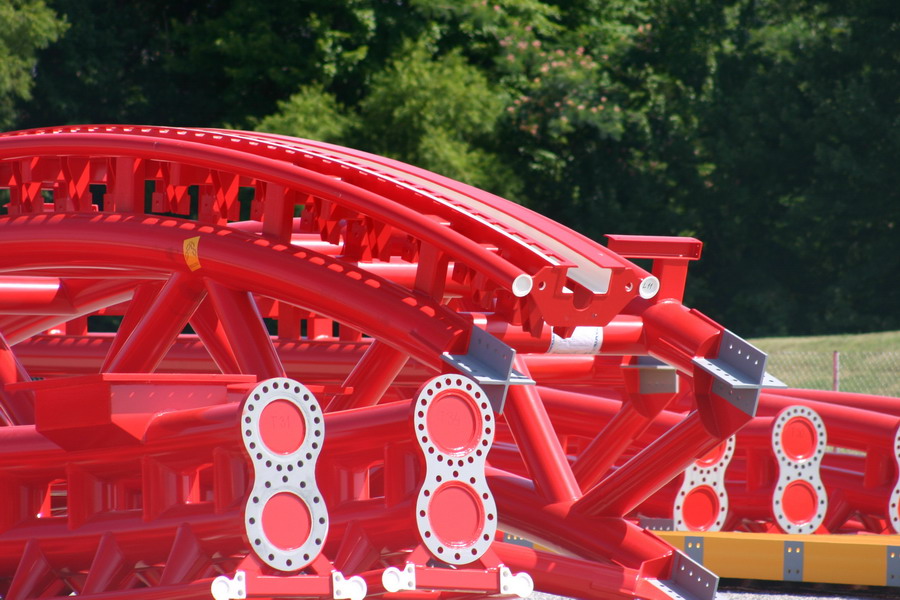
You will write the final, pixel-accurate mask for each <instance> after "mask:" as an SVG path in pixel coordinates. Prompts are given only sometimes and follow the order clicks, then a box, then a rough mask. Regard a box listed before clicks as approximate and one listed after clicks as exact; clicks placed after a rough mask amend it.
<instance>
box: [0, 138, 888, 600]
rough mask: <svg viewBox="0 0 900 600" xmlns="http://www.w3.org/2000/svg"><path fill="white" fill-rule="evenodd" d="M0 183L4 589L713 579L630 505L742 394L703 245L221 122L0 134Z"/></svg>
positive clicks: (582, 593) (701, 584) (512, 591)
mask: <svg viewBox="0 0 900 600" xmlns="http://www.w3.org/2000/svg"><path fill="white" fill-rule="evenodd" d="M2 190H8V192H5V194H6V196H5V197H4V196H0V200H5V202H4V204H3V215H2V216H0V334H2V337H0V383H2V388H0V389H2V394H0V409H2V410H0V418H2V420H3V421H4V422H5V424H6V425H7V426H6V427H3V428H0V448H3V451H2V452H0V487H2V489H3V491H4V496H5V497H6V498H8V499H9V501H8V502H7V503H6V504H5V505H4V509H3V511H2V513H0V593H2V594H3V596H4V597H5V598H28V597H35V596H42V597H52V596H67V595H72V594H74V595H78V596H86V597H97V598H123V599H124V598H135V597H142V596H146V597H148V598H149V597H170V598H171V597H176V598H180V597H184V598H187V597H208V596H209V594H210V593H212V592H214V593H215V595H216V598H226V597H234V598H237V597H240V596H241V595H243V594H247V595H250V596H254V595H255V596H266V597H295V596H304V597H318V598H343V597H347V598H357V597H360V595H361V594H365V593H366V590H368V592H369V593H373V594H380V593H396V594H401V595H403V594H405V595H406V596H409V597H415V596H417V595H422V594H432V595H435V594H440V597H457V596H466V595H469V596H485V595H492V594H501V595H523V596H525V595H528V594H529V593H530V590H531V588H532V582H533V584H534V586H535V587H536V589H539V590H544V591H550V592H556V593H561V594H566V595H571V596H578V597H584V598H601V597H604V598H606V597H623V598H629V597H642V598H674V597H687V598H711V597H712V594H714V591H715V577H714V576H713V575H711V574H709V573H708V572H706V571H704V570H703V569H702V567H700V566H699V565H696V564H694V563H693V561H691V559H689V558H688V557H687V556H685V555H684V554H681V553H680V552H678V551H676V550H675V549H673V548H672V547H671V546H669V545H668V544H666V543H664V542H662V541H661V540H659V539H658V538H657V537H655V536H654V535H652V534H651V533H649V532H648V531H646V530H645V529H644V528H642V527H641V526H640V525H639V524H638V523H639V521H638V519H637V518H636V516H635V515H636V513H637V512H639V509H640V507H641V506H642V504H643V503H645V501H647V500H648V498H651V497H652V496H653V495H654V494H656V493H657V492H659V491H660V490H662V489H663V488H664V487H665V486H666V485H667V484H669V483H670V482H671V481H673V480H674V479H675V478H676V477H677V476H678V475H680V474H681V473H682V472H683V470H684V469H685V468H687V467H689V466H690V465H691V464H692V463H694V461H695V460H697V459H698V458H700V457H704V456H706V455H708V453H710V452H711V451H712V450H713V449H714V448H716V447H718V446H720V445H721V444H722V443H723V442H725V440H728V439H729V438H730V436H732V435H733V434H734V433H735V432H737V431H738V430H739V429H741V427H743V426H744V425H745V424H746V423H748V422H749V421H751V420H752V419H753V418H754V415H755V414H756V411H757V404H758V400H759V396H760V388H761V387H762V382H763V375H764V370H765V356H764V355H763V354H762V353H761V352H759V351H758V350H756V349H755V348H753V347H752V346H751V345H749V344H747V343H746V342H745V341H743V340H741V339H740V338H739V337H738V336H736V335H734V334H733V333H731V332H729V331H728V330H726V329H724V328H723V327H721V326H720V325H718V324H716V323H715V322H713V321H711V320H710V319H708V318H707V317H705V316H704V315H702V314H700V313H699V312H697V311H695V310H691V309H689V308H687V307H685V306H683V304H682V303H681V295H682V292H683V289H684V283H685V276H686V270H687V265H688V264H689V263H690V262H691V261H693V260H696V259H698V258H699V256H700V247H701V246H700V243H699V242H698V241H697V240H693V239H688V238H659V237H641V236H610V241H609V245H608V246H606V247H604V246H601V245H599V244H597V243H595V242H592V241H590V240H587V239H586V238H583V237H582V236H579V235H578V234H576V233H574V232H572V231H570V230H568V229H566V228H564V227H563V226H561V225H559V224H557V223H554V222H552V221H550V220H549V219H546V218H544V217H542V216H540V215H536V214H534V213H532V212H530V211H528V210H527V209H525V208H523V207H520V206H517V205H515V204H512V203H510V202H507V201H505V200H503V199H501V198H498V197H496V196H492V195H491V194H488V193H486V192H483V191H481V190H477V189H474V188H471V187H469V186H466V185H464V184H460V183H458V182H454V181H451V180H448V179H446V178H443V177H440V176H438V175H435V174H432V173H428V172H425V171H423V170H421V169H417V168H415V167H411V166H409V165H404V164H401V163H398V162H396V161H392V160H389V159H385V158H382V157H377V156H373V155H369V154H366V153H362V152H358V151H355V150H351V149H347V148H339V147H335V146H331V145H327V144H321V143H317V142H311V141H307V140H297V139H292V138H285V137H281V136H273V135H267V134H257V133H249V132H231V131H222V130H203V129H183V128H159V127H139V126H82V127H60V128H53V129H45V130H33V131H25V132H13V133H8V134H2V135H0V191H2ZM629 258H640V259H648V260H649V261H651V262H652V265H653V266H652V268H651V270H650V271H646V270H644V269H642V268H640V267H638V266H637V265H635V264H634V263H632V262H631V261H630V260H629ZM276 386H277V387H276ZM429 391H430V392H431V394H429ZM421 394H426V396H421ZM423 400H424V401H425V403H424V404H421V403H422V401H423ZM420 413H421V414H420ZM585 416H588V417H590V418H585ZM422 431H426V432H427V435H426V434H422ZM317 434H318V435H317ZM424 438H427V439H424ZM892 439H893V438H892ZM432 450H434V452H432ZM440 458H442V459H443V460H440ZM719 476H720V473H718V472H717V474H716V477H719ZM461 503H462V504H464V505H465V506H464V507H463V508H460V505H461ZM467 503H468V504H467ZM716 518H717V519H719V518H720V517H719V516H718V513H717V517H716ZM501 532H504V533H517V534H520V535H522V536H524V537H526V538H527V539H528V540H530V541H531V542H536V543H539V544H540V545H541V546H542V547H543V548H547V549H552V550H553V551H559V552H561V553H557V552H552V551H549V550H545V549H536V548H533V547H532V548H525V547H511V546H510V545H509V544H506V543H504V542H502V541H500V538H501ZM435 539H436V540H437V543H435V542H434V540H435ZM451 565H452V567H454V568H452V569H448V568H446V567H447V566H451ZM211 590H212V592H211Z"/></svg>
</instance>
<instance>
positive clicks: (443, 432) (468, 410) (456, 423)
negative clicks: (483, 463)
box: [426, 389, 481, 454]
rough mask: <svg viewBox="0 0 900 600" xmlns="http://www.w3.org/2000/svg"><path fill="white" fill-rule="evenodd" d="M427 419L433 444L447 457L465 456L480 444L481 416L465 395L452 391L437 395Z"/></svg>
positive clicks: (429, 409)
mask: <svg viewBox="0 0 900 600" xmlns="http://www.w3.org/2000/svg"><path fill="white" fill-rule="evenodd" d="M426 419H427V421H426V422H427V424H428V435H429V436H431V441H432V442H433V443H434V445H435V446H437V448H438V450H440V451H441V452H444V453H445V454H464V453H466V452H469V451H471V450H472V448H474V447H475V444H477V443H478V439H479V437H480V434H481V413H480V412H479V410H478V407H477V406H476V405H475V404H474V402H473V400H472V399H471V398H470V397H469V396H468V395H467V394H465V393H464V392H461V391H459V390H454V389H449V390H445V391H443V392H441V393H439V394H437V395H436V396H435V397H434V400H432V402H431V406H430V407H429V408H428V416H427V417H426Z"/></svg>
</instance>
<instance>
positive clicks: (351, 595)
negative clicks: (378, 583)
mask: <svg viewBox="0 0 900 600" xmlns="http://www.w3.org/2000/svg"><path fill="white" fill-rule="evenodd" d="M331 590H332V593H331V597H332V598H334V600H363V598H365V597H366V594H367V593H368V592H369V588H368V586H367V585H366V580H365V579H363V578H362V577H360V576H359V575H354V576H353V577H351V578H350V579H345V578H344V574H343V573H341V572H340V571H332V572H331Z"/></svg>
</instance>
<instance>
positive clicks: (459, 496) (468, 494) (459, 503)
mask: <svg viewBox="0 0 900 600" xmlns="http://www.w3.org/2000/svg"><path fill="white" fill-rule="evenodd" d="M428 521H429V523H431V529H432V531H433V532H434V535H436V536H437V538H438V539H439V540H441V542H443V543H444V545H445V546H450V547H460V546H470V545H472V544H474V543H475V542H476V541H477V540H478V538H479V537H480V536H481V531H482V530H483V529H484V505H483V504H482V503H481V499H480V498H479V497H478V494H477V493H475V490H473V489H472V488H471V487H469V486H467V485H466V484H464V483H460V482H457V481H451V482H448V483H445V484H443V485H442V486H440V487H439V488H438V489H436V490H435V491H434V494H432V497H431V502H429V504H428Z"/></svg>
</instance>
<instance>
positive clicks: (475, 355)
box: [443, 327, 534, 415]
mask: <svg viewBox="0 0 900 600" xmlns="http://www.w3.org/2000/svg"><path fill="white" fill-rule="evenodd" d="M515 358H516V351H515V350H513V349H512V348H510V347H509V346H507V345H506V344H504V343H503V342H501V341H500V340H498V339H497V338H495V337H494V336H492V335H491V334H489V333H488V332H486V331H484V330H483V329H481V328H480V327H472V335H471V338H470V339H469V351H468V352H467V353H466V354H448V353H446V352H445V353H444V356H443V359H444V360H445V361H446V362H448V363H449V364H450V365H452V366H453V368H455V369H456V370H457V371H459V372H460V373H462V374H463V375H465V376H467V377H470V378H471V379H474V380H475V381H476V382H477V383H478V385H480V386H481V388H482V389H483V390H484V393H485V394H486V395H487V397H488V400H490V403H491V407H492V408H493V409H494V413H495V414H498V415H499V414H502V413H503V405H504V404H505V403H506V391H507V390H508V389H509V386H510V385H534V380H533V379H531V378H529V377H526V376H525V375H523V374H521V373H519V372H518V371H516V370H515V369H513V360H515Z"/></svg>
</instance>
